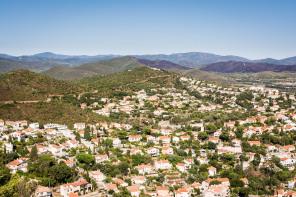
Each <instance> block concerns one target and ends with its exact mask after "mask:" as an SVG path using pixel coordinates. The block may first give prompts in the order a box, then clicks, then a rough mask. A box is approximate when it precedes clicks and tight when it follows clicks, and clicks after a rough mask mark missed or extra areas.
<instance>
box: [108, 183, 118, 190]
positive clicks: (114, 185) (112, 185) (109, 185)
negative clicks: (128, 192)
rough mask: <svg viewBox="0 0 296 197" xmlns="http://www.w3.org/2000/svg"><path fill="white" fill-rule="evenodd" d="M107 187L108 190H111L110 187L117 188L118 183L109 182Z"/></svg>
mask: <svg viewBox="0 0 296 197" xmlns="http://www.w3.org/2000/svg"><path fill="white" fill-rule="evenodd" d="M106 188H107V190H110V189H113V190H114V189H117V186H116V184H107V185H106Z"/></svg>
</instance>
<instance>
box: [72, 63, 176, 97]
mask: <svg viewBox="0 0 296 197" xmlns="http://www.w3.org/2000/svg"><path fill="white" fill-rule="evenodd" d="M176 76H177V74H174V73H171V72H168V71H156V70H153V69H151V68H148V67H137V68H134V69H132V70H128V71H124V72H121V73H118V74H111V75H106V76H100V75H96V76H93V77H89V78H84V79H81V80H78V81H76V84H78V85H82V86H83V87H85V88H86V89H89V88H93V89H95V90H98V94H99V95H101V96H106V97H112V96H116V94H126V93H129V92H132V91H139V90H141V89H146V90H150V89H152V88H158V87H174V86H175V83H176Z"/></svg>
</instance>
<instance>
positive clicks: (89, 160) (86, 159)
mask: <svg viewBox="0 0 296 197" xmlns="http://www.w3.org/2000/svg"><path fill="white" fill-rule="evenodd" d="M76 159H77V160H78V162H79V163H84V164H87V165H92V164H93V163H94V162H95V159H94V158H93V157H92V156H91V155H89V154H86V153H79V154H78V155H77V156H76Z"/></svg>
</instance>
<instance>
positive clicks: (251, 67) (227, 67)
mask: <svg viewBox="0 0 296 197" xmlns="http://www.w3.org/2000/svg"><path fill="white" fill-rule="evenodd" d="M200 70H203V71H208V72H221V73H257V72H263V71H272V72H284V71H287V72H296V65H276V64H269V63H252V62H236V61H228V62H217V63H214V64H209V65H207V66H205V67H203V68H200Z"/></svg>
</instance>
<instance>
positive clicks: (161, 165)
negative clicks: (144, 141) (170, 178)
mask: <svg viewBox="0 0 296 197" xmlns="http://www.w3.org/2000/svg"><path fill="white" fill-rule="evenodd" d="M155 168H156V169H157V170H158V169H167V170H168V169H171V168H172V164H170V162H169V161H168V160H161V161H155Z"/></svg>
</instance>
